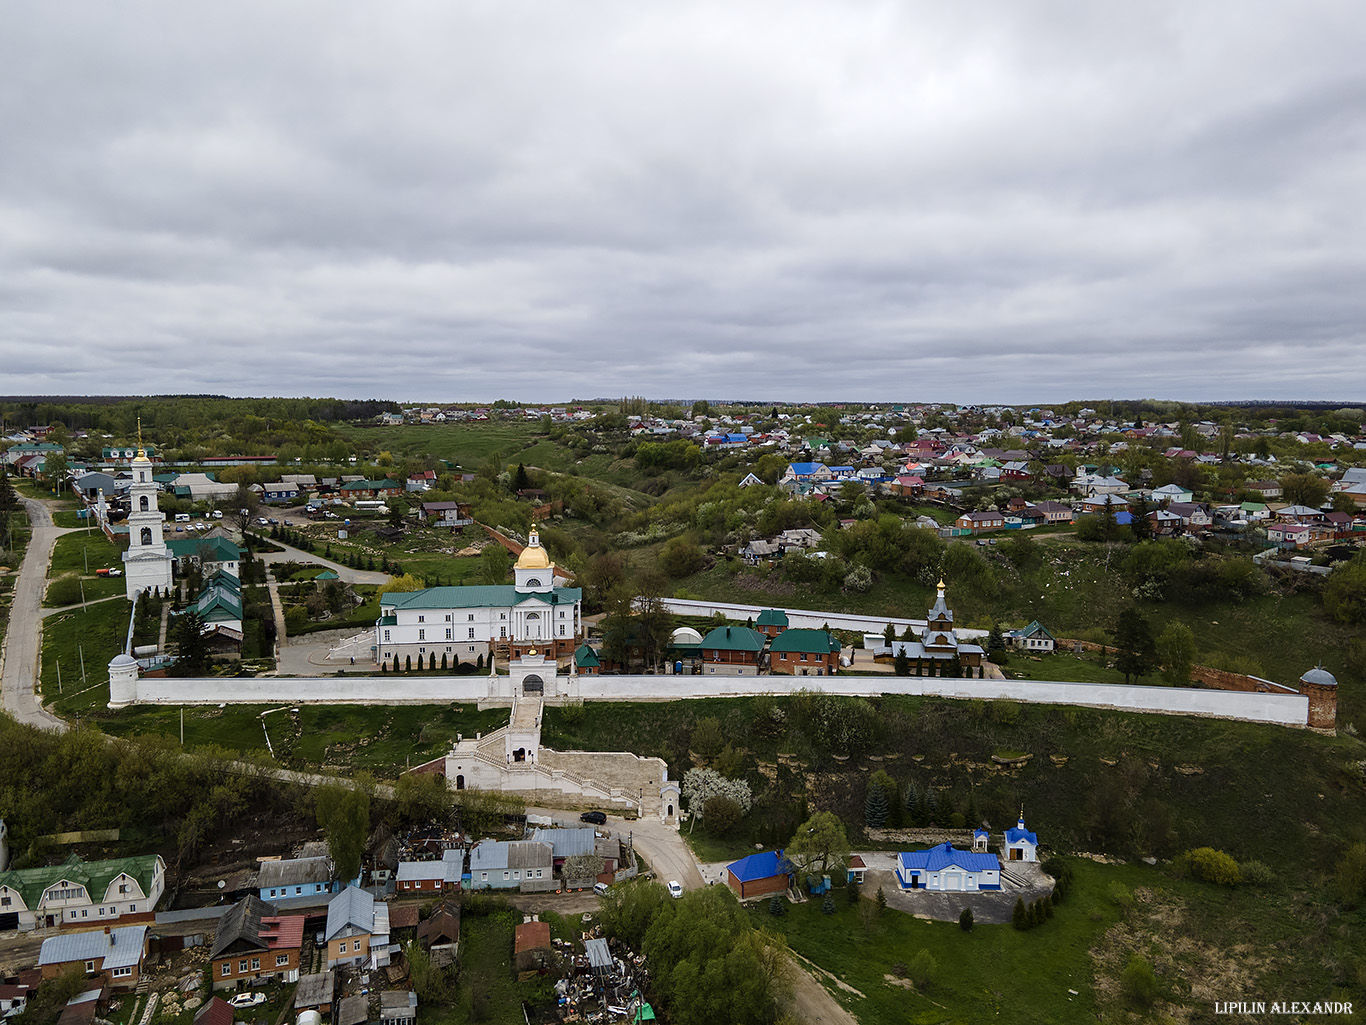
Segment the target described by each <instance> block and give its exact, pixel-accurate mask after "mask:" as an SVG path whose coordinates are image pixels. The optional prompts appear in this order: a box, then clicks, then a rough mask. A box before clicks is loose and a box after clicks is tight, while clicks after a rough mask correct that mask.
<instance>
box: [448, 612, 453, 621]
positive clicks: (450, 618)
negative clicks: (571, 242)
mask: <svg viewBox="0 0 1366 1025" xmlns="http://www.w3.org/2000/svg"><path fill="white" fill-rule="evenodd" d="M453 618H454V617H453V616H452V615H451V614H450V613H449V612H447V613H446V622H447V623H449V622H450V621H451V620H452V619H453Z"/></svg>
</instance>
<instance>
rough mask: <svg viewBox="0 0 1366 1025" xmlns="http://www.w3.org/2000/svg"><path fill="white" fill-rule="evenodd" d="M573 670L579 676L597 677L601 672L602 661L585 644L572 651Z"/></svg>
mask: <svg viewBox="0 0 1366 1025" xmlns="http://www.w3.org/2000/svg"><path fill="white" fill-rule="evenodd" d="M574 668H575V670H577V671H578V674H579V675H580V676H597V675H598V674H600V673H601V672H602V661H601V659H599V658H598V653H597V652H596V651H594V650H593V649H592V648H590V647H589V646H588V644H587V642H585V643H583V644H580V645H579V646H578V647H577V648H575V649H574Z"/></svg>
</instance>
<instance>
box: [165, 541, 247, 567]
mask: <svg viewBox="0 0 1366 1025" xmlns="http://www.w3.org/2000/svg"><path fill="white" fill-rule="evenodd" d="M166 547H167V548H168V549H169V550H170V552H171V558H173V559H174V560H175V564H176V572H177V573H188V572H189V571H190V568H191V567H192V566H198V567H199V568H200V569H201V570H203V572H204V573H206V574H210V573H217V572H219V571H220V570H221V571H223V572H226V573H231V574H232V575H233V576H235V577H240V576H241V575H242V574H241V572H240V571H239V570H240V567H241V565H242V549H240V548H239V547H237V545H235V544H233V542H231V541H229V540H228V539H227V538H226V537H221V536H219V535H213V536H211V537H186V538H175V539H174V540H171V541H167V542H166Z"/></svg>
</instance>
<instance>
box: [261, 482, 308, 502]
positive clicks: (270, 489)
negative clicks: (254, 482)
mask: <svg viewBox="0 0 1366 1025" xmlns="http://www.w3.org/2000/svg"><path fill="white" fill-rule="evenodd" d="M300 495H301V492H300V490H299V486H298V485H297V484H291V483H289V482H288V481H281V482H280V483H278V484H262V485H261V501H263V502H265V503H266V504H267V505H290V504H291V503H294V502H297V501H299V498H300Z"/></svg>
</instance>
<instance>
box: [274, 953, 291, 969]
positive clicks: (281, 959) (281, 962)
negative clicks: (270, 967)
mask: <svg viewBox="0 0 1366 1025" xmlns="http://www.w3.org/2000/svg"><path fill="white" fill-rule="evenodd" d="M287 964H289V955H288V954H276V955H275V967H276V968H283V967H284V966H285V965H287Z"/></svg>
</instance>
